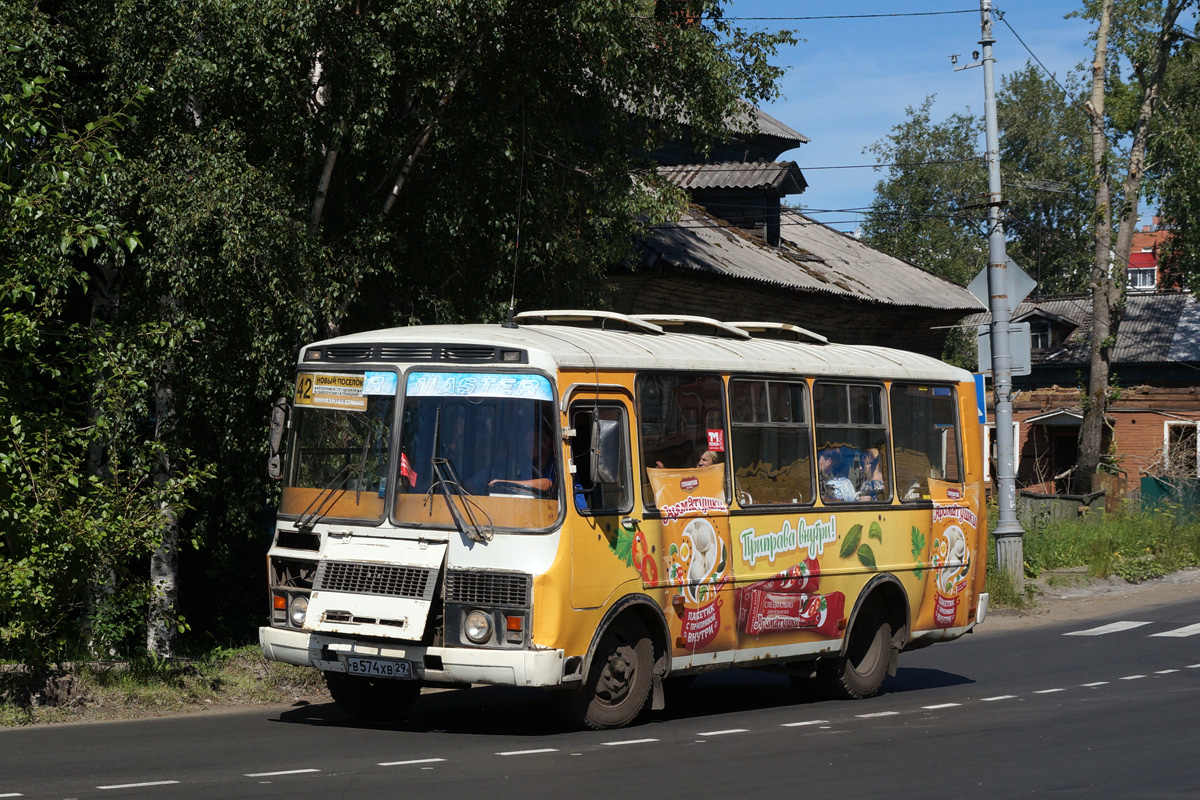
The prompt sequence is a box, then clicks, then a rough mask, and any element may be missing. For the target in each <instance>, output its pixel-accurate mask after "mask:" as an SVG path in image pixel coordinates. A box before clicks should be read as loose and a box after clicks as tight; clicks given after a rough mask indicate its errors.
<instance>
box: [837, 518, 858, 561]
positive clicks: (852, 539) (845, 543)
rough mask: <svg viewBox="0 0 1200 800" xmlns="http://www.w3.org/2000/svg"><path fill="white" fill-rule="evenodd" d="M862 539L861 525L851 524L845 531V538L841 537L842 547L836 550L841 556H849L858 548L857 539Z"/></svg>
mask: <svg viewBox="0 0 1200 800" xmlns="http://www.w3.org/2000/svg"><path fill="white" fill-rule="evenodd" d="M861 539H862V525H858V524H855V525H851V526H850V530H848V531H846V538H845V539H842V549H841V550H840V551H839V552H838V555H840V556H841V557H842V558H849V557H850V556H852V555H853V554H854V551H855V550H857V549H858V543H859V540H861Z"/></svg>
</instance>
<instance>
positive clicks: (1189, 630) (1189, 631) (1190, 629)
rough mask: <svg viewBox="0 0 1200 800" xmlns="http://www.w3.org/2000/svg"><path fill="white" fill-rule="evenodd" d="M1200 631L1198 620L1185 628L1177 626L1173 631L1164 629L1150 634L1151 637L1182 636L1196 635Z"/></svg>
mask: <svg viewBox="0 0 1200 800" xmlns="http://www.w3.org/2000/svg"><path fill="white" fill-rule="evenodd" d="M1198 633H1200V622H1197V623H1196V624H1195V625H1188V626H1186V627H1183V628H1176V629H1175V630H1173V631H1163V632H1162V633H1152V634H1150V636H1151V637H1154V636H1171V637H1174V638H1181V637H1183V636H1195V635H1196V634H1198Z"/></svg>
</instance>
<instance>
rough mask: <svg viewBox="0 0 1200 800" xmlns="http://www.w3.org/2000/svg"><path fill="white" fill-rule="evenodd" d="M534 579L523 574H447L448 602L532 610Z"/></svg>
mask: <svg viewBox="0 0 1200 800" xmlns="http://www.w3.org/2000/svg"><path fill="white" fill-rule="evenodd" d="M532 585H533V578H532V577H530V576H529V575H525V574H522V573H520V572H474V571H472V572H460V571H455V570H451V571H450V572H447V573H446V602H449V603H471V604H477V605H491V606H521V607H525V608H528V607H529V593H530V588H531V586H532Z"/></svg>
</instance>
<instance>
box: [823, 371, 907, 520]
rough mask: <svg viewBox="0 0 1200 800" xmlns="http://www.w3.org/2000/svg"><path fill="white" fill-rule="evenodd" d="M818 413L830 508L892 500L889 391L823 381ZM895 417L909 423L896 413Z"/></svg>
mask: <svg viewBox="0 0 1200 800" xmlns="http://www.w3.org/2000/svg"><path fill="white" fill-rule="evenodd" d="M813 409H814V411H813V413H814V416H815V425H816V445H817V453H818V457H817V481H818V482H819V487H820V492H821V497H822V499H823V500H824V501H825V502H827V503H845V502H852V501H854V502H875V503H881V502H889V501H891V499H892V481H891V470H890V468H889V462H888V453H889V451H890V448H889V447H888V440H889V434H890V431H889V430H888V424H887V409H886V408H885V407H884V391H883V387H881V386H878V385H872V384H855V383H840V382H833V381H817V382H816V384H814V385H813ZM893 416H894V418H896V419H903V417H901V416H899V415H898V414H897V413H896V412H895V411H893ZM900 491H903V489H900Z"/></svg>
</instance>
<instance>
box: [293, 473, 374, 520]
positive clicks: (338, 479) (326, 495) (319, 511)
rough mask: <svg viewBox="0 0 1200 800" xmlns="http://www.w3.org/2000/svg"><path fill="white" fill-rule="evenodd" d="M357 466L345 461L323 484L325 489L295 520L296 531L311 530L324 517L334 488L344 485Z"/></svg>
mask: <svg viewBox="0 0 1200 800" xmlns="http://www.w3.org/2000/svg"><path fill="white" fill-rule="evenodd" d="M357 466H358V465H356V464H355V463H354V462H352V461H347V462H346V463H345V464H343V465H342V468H341V469H339V470H338V471H337V474H335V475H334V476H333V478H332V479H331V480H330V481H329V483H327V484H325V487H324V488H323V489H321V491H320V493H319V494H318V495H317V496H316V497H314V498H313V500H312V502H311V503H309V504H308V506H307V507H305V509H304V510H303V511H301V512H300V518H299V519H297V520H296V530H298V531H310V530H312V527H313V526H314V525H316V524H317V522H319V521H320V520H321V518H322V517H324V516H325V508H326V507H327V506H328V505H329V502H330V501H331V500H333V497H334V494H335V493H336V491H337V489H336V487H337V486H338V485H339V484H344V483H345V482H346V480H347V479H348V478H349V477H350V474H351V473H352V472H354V471H355V470H356V468H357ZM360 475H361V473H360ZM355 502H357V500H356V501H355ZM314 506H315V508H314Z"/></svg>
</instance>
